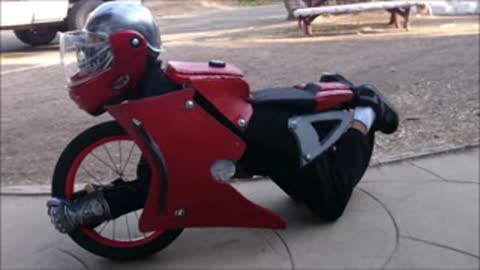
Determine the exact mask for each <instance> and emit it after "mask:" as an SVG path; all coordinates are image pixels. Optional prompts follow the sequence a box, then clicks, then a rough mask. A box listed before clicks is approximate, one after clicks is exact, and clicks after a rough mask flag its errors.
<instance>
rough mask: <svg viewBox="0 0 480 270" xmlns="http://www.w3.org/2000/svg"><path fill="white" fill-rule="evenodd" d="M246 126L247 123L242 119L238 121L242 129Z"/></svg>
mask: <svg viewBox="0 0 480 270" xmlns="http://www.w3.org/2000/svg"><path fill="white" fill-rule="evenodd" d="M246 124H247V121H245V119H243V118H240V119H238V125H239V126H241V127H244V126H245V125H246Z"/></svg>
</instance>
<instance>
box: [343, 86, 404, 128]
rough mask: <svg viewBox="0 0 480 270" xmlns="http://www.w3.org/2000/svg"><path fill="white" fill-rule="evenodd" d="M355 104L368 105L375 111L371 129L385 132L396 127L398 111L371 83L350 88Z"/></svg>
mask: <svg viewBox="0 0 480 270" xmlns="http://www.w3.org/2000/svg"><path fill="white" fill-rule="evenodd" d="M352 91H353V94H354V103H355V105H356V106H368V107H371V108H372V109H373V110H374V111H375V122H373V126H372V129H373V130H374V131H377V130H380V131H381V132H383V133H385V134H391V133H394V132H395V131H396V130H397V129H398V122H399V120H398V113H397V112H396V110H395V108H394V107H393V105H392V104H390V103H389V102H388V100H387V99H386V98H385V97H384V96H383V95H382V94H381V93H380V91H378V89H376V88H375V86H373V85H368V84H363V85H360V86H357V87H355V88H353V89H352Z"/></svg>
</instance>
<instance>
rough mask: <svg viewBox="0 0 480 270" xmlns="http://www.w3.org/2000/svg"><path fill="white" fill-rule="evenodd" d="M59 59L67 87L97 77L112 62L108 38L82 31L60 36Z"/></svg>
mask: <svg viewBox="0 0 480 270" xmlns="http://www.w3.org/2000/svg"><path fill="white" fill-rule="evenodd" d="M60 57H61V60H62V65H63V69H64V71H65V76H66V78H67V84H68V86H69V87H72V86H76V85H79V84H82V83H84V82H87V81H88V80H90V79H92V78H93V77H96V76H98V75H99V74H101V73H103V72H104V71H106V70H108V69H109V68H110V67H111V65H112V62H113V54H112V50H111V49H110V43H109V42H108V36H107V35H104V34H98V33H91V32H88V31H83V30H81V31H72V32H66V33H63V34H61V36H60Z"/></svg>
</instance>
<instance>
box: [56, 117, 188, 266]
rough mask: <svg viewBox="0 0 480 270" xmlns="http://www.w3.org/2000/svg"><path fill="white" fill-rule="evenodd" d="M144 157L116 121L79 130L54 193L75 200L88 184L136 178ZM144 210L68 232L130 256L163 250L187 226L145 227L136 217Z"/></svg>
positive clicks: (113, 255) (97, 250)
mask: <svg viewBox="0 0 480 270" xmlns="http://www.w3.org/2000/svg"><path fill="white" fill-rule="evenodd" d="M141 158H142V152H141V150H140V148H139V147H138V146H137V145H136V144H135V143H134V142H133V140H132V139H131V138H130V137H129V136H128V134H127V133H126V132H125V130H124V129H123V128H122V127H121V126H120V125H118V124H117V123H116V122H106V123H102V124H99V125H96V126H94V127H91V128H89V129H87V130H85V131H84V132H82V133H81V134H80V135H78V136H77V137H76V138H75V139H74V140H73V141H72V142H71V143H70V144H69V145H68V146H67V148H66V149H65V150H64V151H63V153H62V155H61V156H60V158H59V160H58V162H57V165H56V167H55V171H54V175H53V180H52V196H53V197H58V198H64V199H67V200H72V199H73V198H74V196H75V197H76V196H77V195H78V194H82V193H83V192H82V190H83V188H84V186H85V185H86V184H91V183H93V184H96V185H98V186H107V185H109V184H110V183H112V182H113V181H114V180H117V179H119V178H120V179H122V180H123V181H127V182H128V181H134V180H135V179H137V176H138V175H137V170H138V168H137V167H138V164H139V161H140V159H141ZM148 166H151V165H150V164H148ZM148 168H149V167H147V168H145V167H142V169H146V170H149V169H148ZM122 199H126V200H128V198H122ZM142 211H143V210H142V209H139V210H137V211H133V212H130V213H127V214H125V215H123V216H120V217H118V218H117V219H114V220H110V221H106V222H104V223H102V224H99V225H98V226H96V227H95V228H87V227H84V226H81V227H80V228H78V229H77V230H75V231H73V232H71V233H70V234H69V236H70V237H71V238H72V239H73V240H74V241H75V242H76V243H77V244H79V245H80V246H81V247H83V248H85V249H86V250H88V251H90V252H92V253H94V254H96V255H99V256H103V257H107V258H110V259H116V260H132V259H136V258H139V257H145V256H149V255H152V254H154V253H155V252H158V251H160V250H161V249H163V248H165V247H166V246H168V245H169V244H170V243H172V242H173V241H174V240H175V239H176V238H177V237H178V236H179V235H180V233H181V232H182V231H183V229H177V230H165V231H153V232H148V233H144V232H141V231H140V230H139V229H138V222H139V217H140V216H141V214H142Z"/></svg>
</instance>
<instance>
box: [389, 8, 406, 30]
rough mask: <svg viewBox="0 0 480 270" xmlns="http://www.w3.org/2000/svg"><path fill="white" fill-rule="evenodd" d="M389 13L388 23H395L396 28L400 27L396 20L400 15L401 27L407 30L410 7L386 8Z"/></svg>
mask: <svg viewBox="0 0 480 270" xmlns="http://www.w3.org/2000/svg"><path fill="white" fill-rule="evenodd" d="M387 11H388V12H389V13H390V22H389V24H395V27H396V28H400V24H399V22H398V16H397V15H400V16H401V17H402V18H403V28H405V30H407V31H408V28H409V26H410V7H406V8H392V9H387Z"/></svg>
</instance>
